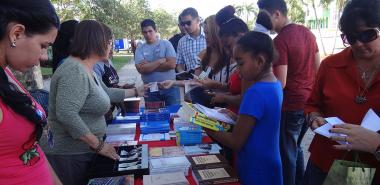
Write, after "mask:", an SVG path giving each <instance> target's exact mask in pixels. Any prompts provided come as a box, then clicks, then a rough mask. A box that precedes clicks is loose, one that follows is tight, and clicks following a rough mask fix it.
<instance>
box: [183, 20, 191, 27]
mask: <svg viewBox="0 0 380 185" xmlns="http://www.w3.org/2000/svg"><path fill="white" fill-rule="evenodd" d="M191 23H192V21H191V20H189V21H182V22H181V23H180V25H181V26H185V25H187V26H191Z"/></svg>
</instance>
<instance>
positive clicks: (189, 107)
mask: <svg viewBox="0 0 380 185" xmlns="http://www.w3.org/2000/svg"><path fill="white" fill-rule="evenodd" d="M178 115H179V117H180V118H181V119H183V120H186V121H189V122H191V123H194V124H197V125H200V126H202V127H205V128H208V129H211V130H215V131H227V130H228V129H229V128H230V125H227V124H222V123H221V122H219V121H217V120H216V119H212V118H209V117H207V116H206V115H205V114H203V113H202V112H200V111H198V110H197V109H196V108H195V107H194V106H193V104H191V103H184V104H183V105H182V107H181V109H180V110H179V111H178Z"/></svg>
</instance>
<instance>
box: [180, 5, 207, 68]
mask: <svg viewBox="0 0 380 185" xmlns="http://www.w3.org/2000/svg"><path fill="white" fill-rule="evenodd" d="M180 17H181V22H180V24H181V26H184V28H185V30H186V32H187V34H186V35H185V36H183V37H182V38H181V39H180V40H179V42H178V47H177V71H178V72H182V71H185V70H186V71H190V70H195V74H197V75H198V74H200V59H199V57H198V54H199V53H200V52H201V51H202V50H203V49H206V39H205V35H204V33H203V30H202V29H201V26H200V22H201V21H200V18H199V15H198V12H197V10H195V9H194V8H186V9H185V10H183V11H182V13H181V14H180Z"/></svg>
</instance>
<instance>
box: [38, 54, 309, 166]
mask: <svg viewBox="0 0 380 185" xmlns="http://www.w3.org/2000/svg"><path fill="white" fill-rule="evenodd" d="M118 75H119V77H120V84H125V83H127V82H129V81H131V80H133V79H134V78H135V79H136V80H135V82H136V85H137V86H138V85H142V80H141V76H140V74H139V73H138V72H137V70H136V67H135V65H134V62H133V61H130V62H128V63H127V64H126V65H125V66H123V67H122V68H121V69H120V70H119V71H118ZM49 87H50V78H49V79H46V80H44V89H46V90H49ZM313 137H314V133H313V132H312V131H311V130H310V129H309V130H308V132H307V133H306V134H305V137H304V139H303V141H302V149H303V152H304V158H305V165H306V164H307V160H308V159H309V155H310V154H309V152H308V148H309V145H310V143H311V140H312V139H313Z"/></svg>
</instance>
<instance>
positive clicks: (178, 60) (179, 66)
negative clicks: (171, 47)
mask: <svg viewBox="0 0 380 185" xmlns="http://www.w3.org/2000/svg"><path fill="white" fill-rule="evenodd" d="M182 42H183V41H182V39H181V40H179V41H178V46H177V57H176V63H177V65H176V69H177V72H182V71H185V60H184V56H183V52H184V51H183V48H182V45H183V43H182Z"/></svg>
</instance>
